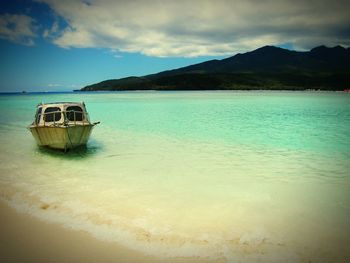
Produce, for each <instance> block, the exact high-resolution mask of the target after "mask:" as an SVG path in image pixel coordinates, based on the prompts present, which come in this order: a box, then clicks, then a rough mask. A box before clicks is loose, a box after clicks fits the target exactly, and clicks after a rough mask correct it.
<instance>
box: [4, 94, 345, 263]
mask: <svg viewBox="0 0 350 263" xmlns="http://www.w3.org/2000/svg"><path fill="white" fill-rule="evenodd" d="M349 99H350V97H349V96H348V94H341V93H327V92H324V93H323V92H320V93H317V92H263V91H254V92H243V91H241V92H223V91H222V92H119V93H118V92H115V93H58V94H46V93H45V94H26V95H1V96H0V102H1V103H0V110H2V112H4V114H3V115H1V116H0V131H1V134H2V136H1V137H0V145H1V152H0V161H1V166H0V175H1V176H0V200H1V202H2V201H4V202H5V203H2V204H1V211H0V215H1V233H2V235H1V239H2V241H1V251H2V254H3V255H6V261H5V262H18V261H20V262H21V261H22V262H179V263H180V262H197V261H198V262H206V261H209V262H235V263H236V262H244V263H247V262H249V263H257V262H259V263H262V262H266V263H271V262H276V263H277V262H282V261H283V262H290V263H299V262H300V263H304V262H305V263H308V262H318V263H320V262H322V263H323V262H347V261H349V253H348V247H349V244H350V234H349V233H350V227H349V224H348V222H349V221H350V207H349V204H350V195H349V185H350V174H349V171H350V162H349V158H350V152H349V149H350V137H349V136H350V135H349V132H348V127H349V125H350V114H349V113H350V103H349V102H350V101H349ZM38 101H47V102H49V101H85V103H86V105H87V109H88V112H89V113H90V118H91V120H92V121H101V124H100V125H98V126H97V127H96V128H94V130H93V132H92V135H91V139H90V140H89V142H88V144H87V147H86V148H85V149H80V150H77V151H69V152H67V153H63V152H60V151H54V150H49V149H45V148H40V147H38V146H37V145H36V144H35V141H34V139H33V138H32V136H31V134H30V132H29V131H28V130H27V129H26V126H27V125H28V124H29V123H30V122H31V121H32V119H33V118H34V116H33V114H34V110H35V105H36V104H37V102H38ZM9 206H10V207H9Z"/></svg>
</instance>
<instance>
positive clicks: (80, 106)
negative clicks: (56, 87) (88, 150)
mask: <svg viewBox="0 0 350 263" xmlns="http://www.w3.org/2000/svg"><path fill="white" fill-rule="evenodd" d="M98 123H99V122H94V123H91V122H90V120H89V115H88V113H87V111H86V108H85V104H84V103H83V102H82V103H78V102H54V103H46V104H38V106H37V110H36V114H35V120H34V122H33V123H32V124H31V125H30V126H29V127H28V129H29V130H30V131H31V133H32V134H33V136H34V138H35V140H36V142H37V144H38V145H39V146H47V147H50V148H54V149H60V150H64V151H67V150H68V149H72V148H76V147H79V146H82V145H85V144H86V143H87V141H88V140H89V137H90V134H91V131H92V128H93V127H94V126H95V125H96V124H98Z"/></svg>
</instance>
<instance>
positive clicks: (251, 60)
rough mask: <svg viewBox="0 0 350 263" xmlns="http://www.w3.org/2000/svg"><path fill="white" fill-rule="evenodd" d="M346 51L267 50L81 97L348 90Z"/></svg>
mask: <svg viewBox="0 0 350 263" xmlns="http://www.w3.org/2000/svg"><path fill="white" fill-rule="evenodd" d="M349 83H350V48H347V49H346V48H344V47H341V46H336V47H333V48H328V47H325V46H319V47H316V48H313V49H312V50H310V51H308V52H298V51H291V50H287V49H283V48H279V47H274V46H265V47H262V48H259V49H256V50H254V51H251V52H247V53H244V54H237V55H235V56H233V57H229V58H226V59H223V60H210V61H206V62H203V63H199V64H195V65H191V66H187V67H183V68H179V69H175V70H168V71H163V72H159V73H156V74H151V75H147V76H142V77H135V76H133V77H126V78H121V79H110V80H105V81H102V82H99V83H96V84H92V85H88V86H86V87H84V88H82V89H81V90H79V91H131V90H168V91H172V90H173V91H175V90H181V91H185V90H192V91H194V90H330V91H342V90H346V89H349V87H350V84H349Z"/></svg>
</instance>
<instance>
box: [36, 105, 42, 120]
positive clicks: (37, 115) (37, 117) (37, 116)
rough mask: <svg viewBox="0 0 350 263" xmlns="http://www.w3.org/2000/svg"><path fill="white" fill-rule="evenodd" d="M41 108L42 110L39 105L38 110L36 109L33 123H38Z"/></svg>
mask: <svg viewBox="0 0 350 263" xmlns="http://www.w3.org/2000/svg"><path fill="white" fill-rule="evenodd" d="M42 110H43V108H42V107H39V108H38V110H37V111H36V115H35V124H39V122H40V118H41V112H42Z"/></svg>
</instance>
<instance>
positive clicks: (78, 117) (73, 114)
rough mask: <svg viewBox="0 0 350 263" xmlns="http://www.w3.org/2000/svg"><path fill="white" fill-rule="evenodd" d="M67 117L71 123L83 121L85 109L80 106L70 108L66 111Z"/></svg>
mask: <svg viewBox="0 0 350 263" xmlns="http://www.w3.org/2000/svg"><path fill="white" fill-rule="evenodd" d="M66 116H67V119H68V120H69V121H82V120H83V118H84V115H83V109H82V108H81V107H79V106H69V107H67V109H66Z"/></svg>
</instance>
